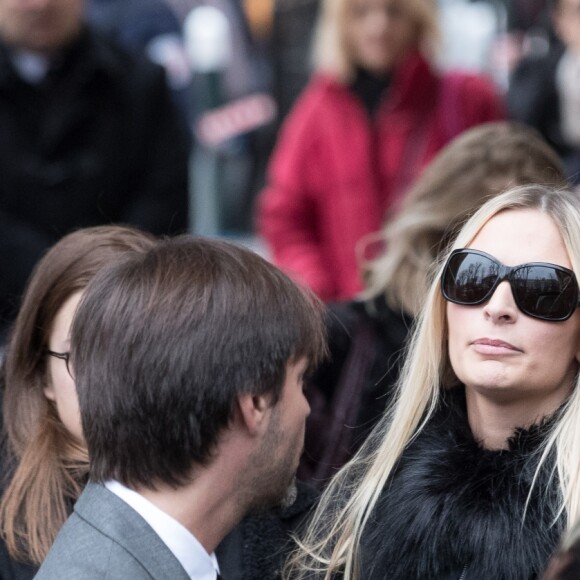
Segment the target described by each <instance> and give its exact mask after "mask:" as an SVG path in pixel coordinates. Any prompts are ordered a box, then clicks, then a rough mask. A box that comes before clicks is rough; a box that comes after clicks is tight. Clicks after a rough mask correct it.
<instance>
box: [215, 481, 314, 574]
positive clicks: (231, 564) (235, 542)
mask: <svg viewBox="0 0 580 580" xmlns="http://www.w3.org/2000/svg"><path fill="white" fill-rule="evenodd" d="M317 499H318V492H317V491H316V490H315V489H314V488H312V487H310V486H307V485H305V484H303V483H301V482H298V483H297V495H296V499H295V500H294V502H293V503H292V504H291V505H289V506H287V507H284V508H276V509H272V510H268V511H265V512H263V513H261V514H256V515H251V516H248V517H246V518H245V519H244V520H242V522H241V523H240V524H238V526H237V527H236V528H234V530H233V531H232V532H230V534H229V535H228V536H226V538H225V539H224V540H223V541H222V543H221V544H220V545H219V546H218V548H217V550H216V555H217V559H218V563H219V566H220V573H221V575H222V576H223V578H225V579H226V580H276V579H278V578H281V571H282V568H283V566H284V563H285V562H286V559H287V557H288V555H289V554H290V552H291V551H292V549H293V548H294V547H295V544H294V542H293V541H292V538H291V534H292V533H296V532H298V530H299V529H300V527H301V525H302V524H303V523H304V522H305V521H306V518H307V516H308V515H309V513H310V511H311V510H312V509H313V508H314V505H315V503H316V500H317Z"/></svg>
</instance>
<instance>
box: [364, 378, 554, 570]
mask: <svg viewBox="0 0 580 580" xmlns="http://www.w3.org/2000/svg"><path fill="white" fill-rule="evenodd" d="M552 421H553V419H549V420H547V421H544V423H543V424H542V425H539V426H534V427H532V428H530V429H529V430H523V429H520V430H517V431H516V432H515V433H514V435H513V437H512V438H511V439H510V441H509V448H508V449H506V450H486V449H483V448H482V447H481V446H480V445H479V444H478V443H477V442H476V441H475V439H474V438H473V435H472V433H471V430H470V428H469V425H468V422H467V415H466V410H465V394H464V390H463V388H457V389H454V390H453V391H452V392H451V393H449V394H448V395H446V402H444V403H443V404H442V406H441V408H440V409H439V410H438V412H437V413H436V415H435V417H434V418H433V419H432V420H431V421H430V423H429V424H428V425H427V427H426V428H425V429H424V430H423V432H422V433H421V434H420V435H419V436H418V438H417V439H416V440H415V441H414V442H413V443H412V444H411V446H410V447H409V448H408V449H407V451H406V452H405V453H404V455H403V458H402V459H401V462H400V464H399V467H398V469H397V472H396V474H395V476H394V477H393V480H392V483H391V484H390V485H389V487H388V488H387V489H386V490H385V492H384V494H383V497H382V498H381V502H380V505H379V507H378V508H377V510H376V514H375V516H374V517H373V518H372V521H371V522H370V523H369V527H368V530H367V533H366V534H365V536H364V537H363V546H362V570H363V575H362V576H363V577H364V578H365V580H367V579H373V580H374V579H377V580H378V579H379V578H380V579H381V580H383V579H385V578H389V579H390V580H393V579H405V580H409V579H433V578H437V579H442V578H455V579H459V578H460V577H461V575H462V573H465V575H464V576H463V578H465V579H470V580H471V579H490V580H500V579H501V580H528V579H532V578H536V577H537V576H538V575H539V574H541V573H542V571H543V570H544V568H545V566H546V564H547V561H548V559H549V557H550V555H551V553H552V552H553V551H554V550H555V548H556V546H557V543H558V540H559V538H560V535H561V532H562V529H563V526H564V523H565V522H564V518H560V519H559V520H558V521H557V522H556V523H555V524H554V520H555V517H556V514H555V510H556V506H557V505H558V498H559V496H558V493H559V491H558V486H557V481H556V478H555V476H554V478H553V479H551V478H550V476H551V466H552V465H553V462H549V467H547V468H545V469H544V470H543V471H542V473H541V476H540V478H539V481H538V482H537V483H536V486H535V490H534V493H533V494H532V497H531V501H530V503H529V505H528V508H527V512H526V515H525V518H524V512H525V505H526V500H527V497H528V492H529V490H530V486H531V483H532V479H533V475H534V472H535V467H536V466H537V461H538V453H537V452H538V450H539V448H540V447H541V442H542V441H543V439H544V437H545V436H546V433H547V431H548V430H549V428H550V425H551V424H552Z"/></svg>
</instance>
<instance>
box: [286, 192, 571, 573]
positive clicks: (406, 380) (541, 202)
mask: <svg viewBox="0 0 580 580" xmlns="http://www.w3.org/2000/svg"><path fill="white" fill-rule="evenodd" d="M515 208H533V209H537V210H538V211H541V212H544V213H546V214H547V215H548V216H550V217H551V218H552V219H553V220H554V222H555V223H556V224H557V225H558V226H559V228H560V231H561V233H562V238H563V240H564V243H565V246H566V249H567V251H568V253H569V255H570V259H571V262H572V267H573V269H574V270H575V271H576V272H580V199H579V198H578V197H577V196H576V195H574V194H573V193H571V192H570V191H567V190H557V189H554V188H549V187H545V186H540V185H527V186H521V187H517V188H513V189H510V190H508V191H507V192H505V193H503V194H500V195H498V196H497V197H495V198H492V199H491V200H489V201H488V202H487V203H486V204H485V205H484V206H482V207H481V208H480V209H479V210H478V211H477V213H475V214H474V215H473V217H472V218H471V219H470V220H469V221H468V222H467V223H466V224H465V226H464V227H463V229H462V230H461V232H460V233H459V235H458V237H457V239H456V241H455V243H454V244H453V246H452V248H450V251H451V250H453V249H455V248H460V247H465V246H468V245H469V243H470V242H471V240H472V239H473V238H474V237H475V236H476V234H477V233H478V232H479V231H480V230H481V228H482V227H483V226H484V225H485V224H486V223H487V222H488V221H489V220H490V219H491V218H492V217H493V216H494V215H496V214H497V213H499V212H501V211H504V210H509V209H515ZM446 254H448V253H447V252H446ZM446 258H447V255H445V256H443V257H442V259H441V262H440V264H439V267H438V270H437V275H436V276H435V277H434V278H433V281H432V282H431V285H430V289H429V292H428V295H427V298H426V301H425V306H424V309H423V311H422V313H421V314H420V316H419V318H418V323H417V325H416V328H415V331H414V333H413V335H412V339H411V342H410V345H409V348H408V354H407V357H406V359H405V363H404V366H403V369H402V373H401V376H400V379H399V381H398V385H397V392H396V396H395V401H394V404H393V406H392V407H391V408H390V409H389V410H388V411H387V413H386V414H385V416H384V417H383V419H382V420H381V422H380V423H379V424H378V425H377V427H376V428H375V430H374V431H373V433H372V434H371V436H370V437H369V439H368V440H367V442H366V443H365V444H364V445H363V447H362V448H361V450H360V451H359V453H358V454H357V455H356V456H355V458H354V459H353V460H352V461H351V462H350V463H349V464H347V465H346V466H345V467H344V468H343V469H342V470H341V471H340V472H339V473H338V474H337V476H336V477H335V478H334V479H333V480H332V481H331V483H330V485H329V486H328V488H327V490H326V491H325V493H324V494H323V496H322V498H321V501H320V503H319V506H318V508H317V510H316V512H315V513H314V515H313V518H312V521H311V524H310V526H309V528H308V530H307V531H306V533H305V535H304V537H303V539H302V540H299V548H298V550H297V551H296V552H295V553H294V555H293V556H292V557H291V559H290V561H289V563H288V566H287V569H286V571H285V578H287V579H290V578H291V579H296V578H305V577H309V574H312V573H314V574H317V575H318V576H317V577H319V578H324V579H325V580H329V579H330V578H332V577H333V574H335V573H338V572H341V573H342V574H343V578H344V580H356V579H359V578H362V577H363V576H362V575H361V571H360V570H359V556H358V553H359V545H360V541H361V537H362V534H363V533H364V529H365V526H366V524H367V521H368V520H369V517H370V516H371V514H372V513H373V510H374V508H375V506H376V504H377V501H378V499H379V497H380V495H381V493H382V492H383V489H384V487H385V485H386V484H387V482H388V481H389V478H390V476H391V474H392V473H393V470H394V468H395V466H396V464H397V462H398V461H399V459H400V457H401V455H402V454H403V452H404V450H405V448H406V447H407V445H408V444H409V443H410V442H411V441H412V439H413V438H415V437H416V436H417V435H418V434H419V433H420V432H421V430H422V429H423V427H424V426H425V424H426V423H427V422H428V421H429V419H430V418H431V416H432V414H433V412H434V410H435V409H436V407H437V405H438V402H439V396H440V392H441V390H442V389H445V388H450V387H452V386H454V385H456V383H457V379H456V377H455V376H454V374H453V369H452V368H451V365H450V362H449V357H448V353H447V349H446V346H445V337H446V333H447V324H446V316H445V312H446V309H445V301H444V299H443V297H442V295H441V292H440V289H439V278H440V275H441V269H442V264H443V263H444V261H445V259H446ZM578 382H579V378H578V376H577V377H576V384H575V388H574V390H573V392H572V395H571V396H570V398H569V399H568V401H567V402H566V404H565V406H564V409H563V411H562V414H561V415H560V419H559V420H558V421H557V422H556V424H555V425H554V427H553V429H552V431H551V432H550V434H549V435H548V437H547V439H546V441H545V442H544V446H543V449H542V452H541V456H540V459H539V462H538V466H537V470H536V475H535V477H534V484H535V482H536V478H537V476H538V474H539V472H540V470H541V469H542V468H544V465H545V464H546V462H547V460H548V457H549V456H550V455H551V454H552V453H554V454H555V458H556V459H555V469H556V473H557V478H556V479H555V481H557V485H558V486H559V490H560V497H561V503H560V505H559V506H558V508H559V509H558V510H557V513H558V515H559V516H563V517H564V518H566V521H567V523H568V526H570V525H571V522H573V521H574V520H575V519H576V518H577V517H578V516H580V388H579V385H578ZM533 487H534V485H532V490H533ZM532 490H530V495H531V493H532ZM514 525H518V523H517V522H514Z"/></svg>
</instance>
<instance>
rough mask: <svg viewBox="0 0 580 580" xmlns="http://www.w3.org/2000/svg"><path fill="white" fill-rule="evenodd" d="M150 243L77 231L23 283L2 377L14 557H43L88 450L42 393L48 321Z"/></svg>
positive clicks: (130, 235) (120, 233)
mask: <svg viewBox="0 0 580 580" xmlns="http://www.w3.org/2000/svg"><path fill="white" fill-rule="evenodd" d="M153 244H154V239H153V237H151V236H150V235H149V234H145V233H142V232H139V231H137V230H135V229H132V228H128V227H123V226H99V227H93V228H87V229H83V230H79V231H77V232H74V233H72V234H69V235H68V236H66V237H64V238H63V239H62V240H60V241H59V242H58V243H57V244H55V245H54V246H53V247H52V248H51V249H50V250H49V251H48V252H47V254H46V255H45V256H44V257H43V258H42V259H41V260H40V262H39V263H38V264H37V266H36V268H35V269H34V271H33V273H32V275H31V277H30V279H29V281H28V286H27V288H26V291H25V293H24V296H23V300H22V306H21V308H20V311H19V313H18V316H17V318H16V321H15V323H14V327H13V329H12V333H11V336H10V339H9V342H8V346H7V349H6V356H5V361H4V367H3V377H2V378H3V380H4V383H5V385H4V393H3V415H4V431H5V433H4V437H5V445H6V447H7V449H6V451H7V455H8V457H9V458H10V460H11V465H10V466H9V469H8V473H9V477H10V481H9V483H8V485H7V488H6V490H5V492H4V494H3V496H2V500H1V502H0V517H1V531H2V535H3V537H4V539H5V541H6V545H7V548H8V551H9V554H10V556H11V557H13V558H14V559H17V560H22V561H28V562H31V563H34V564H40V563H41V562H42V560H43V559H44V557H45V556H46V553H47V552H48V550H49V548H50V547H51V545H52V543H53V542H54V539H55V537H56V534H57V533H58V531H59V529H60V528H61V526H62V524H63V523H64V521H65V519H66V518H67V516H68V513H69V512H70V508H71V506H72V504H73V503H74V501H75V500H76V498H77V497H78V495H79V494H80V491H81V489H82V486H83V484H84V482H85V480H86V476H87V473H88V457H87V452H86V449H85V448H84V447H83V446H81V445H80V444H79V443H78V442H76V441H75V440H74V439H73V437H72V435H71V434H69V432H68V431H67V429H66V428H65V427H64V425H63V424H62V422H61V421H60V419H59V417H58V414H57V412H56V408H55V405H54V404H53V403H52V402H51V401H48V400H47V399H46V397H45V396H44V393H43V388H44V387H45V386H46V382H47V380H48V376H47V364H46V354H45V353H46V349H47V347H48V337H49V334H50V332H51V327H52V322H53V320H54V318H55V316H56V314H57V312H58V311H59V309H60V308H61V307H62V305H63V304H64V303H65V301H66V300H67V299H68V298H69V297H70V296H71V295H72V294H74V293H76V292H78V291H79V290H83V289H84V288H85V287H86V286H87V284H88V283H89V282H90V280H91V279H92V278H93V277H94V276H95V274H96V273H97V272H98V271H99V270H100V269H102V268H103V267H104V266H105V265H107V264H109V263H110V262H111V261H112V260H113V259H115V258H116V257H118V256H119V255H123V254H126V253H127V252H143V251H145V250H147V249H148V248H150V247H151V246H152V245H153Z"/></svg>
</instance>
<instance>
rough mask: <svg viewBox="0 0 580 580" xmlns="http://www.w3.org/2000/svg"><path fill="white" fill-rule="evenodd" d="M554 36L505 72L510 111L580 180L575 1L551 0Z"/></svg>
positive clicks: (579, 24)
mask: <svg viewBox="0 0 580 580" xmlns="http://www.w3.org/2000/svg"><path fill="white" fill-rule="evenodd" d="M552 22H553V24H554V30H555V32H556V35H557V38H556V39H555V41H554V42H551V43H550V44H549V45H548V44H546V50H545V51H539V52H538V51H535V52H532V53H530V54H529V55H527V56H525V57H524V58H523V59H522V60H521V61H520V63H519V65H518V66H517V67H516V68H515V70H514V71H513V73H512V75H511V77H510V83H509V90H508V94H507V105H508V112H509V117H510V118H511V119H513V120H515V121H519V122H521V123H525V124H527V125H530V126H531V127H534V128H535V129H537V130H538V131H539V132H540V133H541V134H542V136H543V137H544V138H545V139H546V140H547V141H548V143H550V145H552V147H554V148H555V149H556V151H557V152H558V154H559V155H560V156H561V157H562V158H563V160H564V163H565V166H566V173H567V175H568V177H569V179H570V180H571V181H572V182H573V183H574V184H578V183H580V123H578V121H577V120H576V119H577V118H578V112H579V111H580V98H579V97H578V95H579V94H580V82H579V81H578V78H580V77H579V70H580V57H579V56H578V54H579V50H580V33H579V31H580V4H579V3H578V2H577V1H576V0H557V1H555V2H553V3H552Z"/></svg>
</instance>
